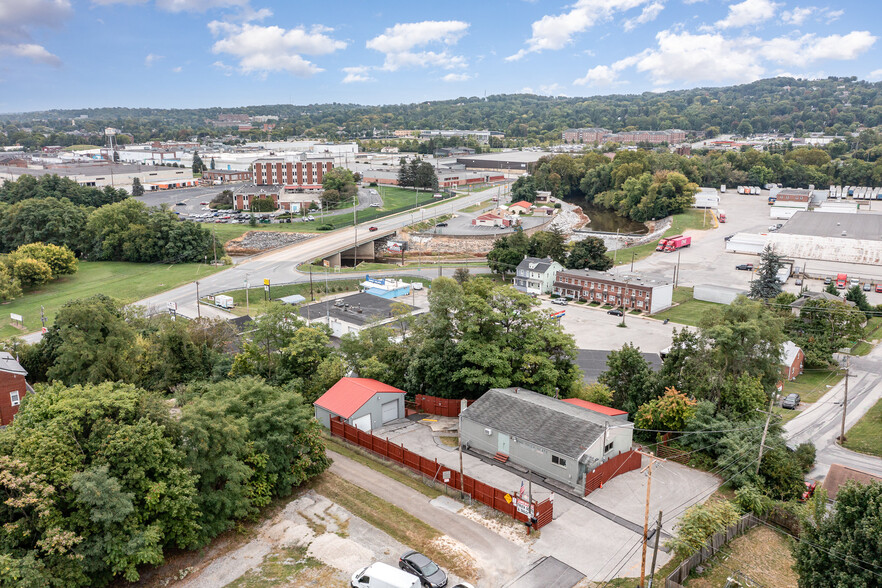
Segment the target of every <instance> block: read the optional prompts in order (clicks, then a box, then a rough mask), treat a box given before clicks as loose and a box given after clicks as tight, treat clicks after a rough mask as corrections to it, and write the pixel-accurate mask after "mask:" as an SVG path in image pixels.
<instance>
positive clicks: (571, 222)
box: [549, 202, 585, 233]
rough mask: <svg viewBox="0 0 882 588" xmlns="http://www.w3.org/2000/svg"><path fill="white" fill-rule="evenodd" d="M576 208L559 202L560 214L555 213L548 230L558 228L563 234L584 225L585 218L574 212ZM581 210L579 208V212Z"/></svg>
mask: <svg viewBox="0 0 882 588" xmlns="http://www.w3.org/2000/svg"><path fill="white" fill-rule="evenodd" d="M576 208H578V207H576V206H573V205H572V204H567V203H566V202H561V209H560V212H559V213H557V214H556V215H555V217H554V220H553V221H551V225H550V226H549V230H550V229H551V228H558V229H560V230H561V231H563V232H564V233H570V232H572V230H573V229H577V228H579V227H581V226H582V225H583V224H585V216H584V215H583V214H580V213H579V212H576ZM581 210H582V209H581V208H579V211H581Z"/></svg>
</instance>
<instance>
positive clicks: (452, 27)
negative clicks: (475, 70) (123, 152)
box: [366, 20, 469, 71]
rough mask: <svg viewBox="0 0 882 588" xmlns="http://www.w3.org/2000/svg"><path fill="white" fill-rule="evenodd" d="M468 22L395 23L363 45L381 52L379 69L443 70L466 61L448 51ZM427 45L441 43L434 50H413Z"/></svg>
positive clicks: (459, 37) (461, 35) (462, 32)
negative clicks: (441, 47) (424, 68)
mask: <svg viewBox="0 0 882 588" xmlns="http://www.w3.org/2000/svg"><path fill="white" fill-rule="evenodd" d="M468 28H469V24H468V23H466V22H462V21H458V20H446V21H436V20H427V21H422V22H411V23H398V24H396V25H395V26H393V27H389V28H387V29H386V30H385V31H383V34H382V35H379V36H377V37H374V38H373V39H370V40H368V42H367V43H366V47H367V48H368V49H373V50H375V51H379V52H380V53H383V54H384V55H385V59H384V62H383V69H385V70H387V71H396V70H398V69H400V68H402V67H430V66H437V67H441V68H443V69H454V68H457V67H464V66H465V65H466V60H465V58H464V57H462V56H459V55H453V54H451V53H450V52H449V51H448V48H449V47H450V46H451V45H455V44H456V43H457V42H458V41H459V40H460V39H461V38H462V37H463V35H465V34H466V32H467V31H468ZM429 44H434V45H438V44H440V45H442V46H444V49H443V50H442V51H440V52H436V51H414V49H416V48H418V47H424V46H426V45H429Z"/></svg>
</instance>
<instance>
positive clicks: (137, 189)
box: [132, 160, 214, 197]
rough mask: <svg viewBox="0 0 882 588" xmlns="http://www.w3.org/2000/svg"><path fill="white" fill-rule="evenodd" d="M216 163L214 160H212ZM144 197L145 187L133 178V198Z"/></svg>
mask: <svg viewBox="0 0 882 588" xmlns="http://www.w3.org/2000/svg"><path fill="white" fill-rule="evenodd" d="M212 161H214V160H212ZM143 195H144V186H143V185H142V184H141V180H139V179H138V178H132V196H135V197H138V196H143Z"/></svg>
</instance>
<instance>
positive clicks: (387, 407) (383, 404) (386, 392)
mask: <svg viewBox="0 0 882 588" xmlns="http://www.w3.org/2000/svg"><path fill="white" fill-rule="evenodd" d="M313 405H314V406H315V418H316V420H317V421H318V422H320V423H321V424H322V425H323V426H324V427H326V428H328V429H330V428H331V419H332V418H334V417H340V418H341V419H343V422H345V423H347V424H350V425H352V426H354V427H358V428H359V429H361V430H362V431H371V430H373V429H377V428H379V427H381V426H383V425H384V424H386V423H388V422H389V421H394V420H395V419H401V418H404V390H399V389H398V388H395V387H394V386H390V385H388V384H384V383H383V382H378V381H377V380H372V379H371V378H340V381H339V382H337V383H336V384H334V385H333V386H331V388H330V389H329V390H328V391H327V392H325V393H324V394H322V395H321V397H320V398H319V399H318V400H316V401H315V402H314V403H313Z"/></svg>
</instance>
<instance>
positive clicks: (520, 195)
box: [511, 175, 536, 202]
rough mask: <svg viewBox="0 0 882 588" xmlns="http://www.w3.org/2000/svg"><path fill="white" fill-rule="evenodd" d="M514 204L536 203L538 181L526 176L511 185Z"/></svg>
mask: <svg viewBox="0 0 882 588" xmlns="http://www.w3.org/2000/svg"><path fill="white" fill-rule="evenodd" d="M511 200H512V202H520V201H521V200H524V201H526V202H536V179H535V178H534V177H533V176H531V175H524V176H521V177H519V178H518V179H517V180H515V182H514V184H512V185H511Z"/></svg>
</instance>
